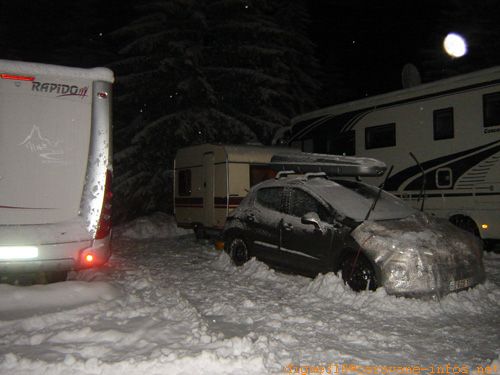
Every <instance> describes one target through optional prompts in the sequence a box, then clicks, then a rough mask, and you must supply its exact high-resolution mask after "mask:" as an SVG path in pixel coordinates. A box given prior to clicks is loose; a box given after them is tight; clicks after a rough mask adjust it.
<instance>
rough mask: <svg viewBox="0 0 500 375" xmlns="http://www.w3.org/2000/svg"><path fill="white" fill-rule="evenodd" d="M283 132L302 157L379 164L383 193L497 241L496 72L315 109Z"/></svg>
mask: <svg viewBox="0 0 500 375" xmlns="http://www.w3.org/2000/svg"><path fill="white" fill-rule="evenodd" d="M285 133H286V134H287V135H286V137H285V140H284V142H285V143H287V144H288V145H290V146H292V147H295V148H299V149H301V150H303V151H307V152H321V153H327V154H344V155H357V156H364V157H371V158H377V159H380V160H382V161H384V162H385V163H386V164H387V165H388V166H393V167H394V169H393V172H392V174H391V176H389V178H388V179H387V181H386V183H385V189H386V190H389V191H391V192H392V193H394V194H396V195H398V196H400V197H402V198H404V199H406V200H408V201H409V202H411V203H412V204H414V205H416V206H417V207H420V208H423V209H425V210H427V211H429V212H430V213H433V214H435V215H438V216H441V217H445V218H448V219H449V220H451V221H452V222H453V223H455V224H457V225H458V226H460V227H462V228H464V229H467V230H469V231H471V232H474V233H475V234H477V235H479V236H480V237H481V238H482V239H483V240H485V243H486V244H493V243H495V242H498V240H499V239H500V67H495V68H491V69H486V70H482V71H478V72H474V73H470V74H465V75H461V76H456V77H453V78H449V79H445V80H441V81H436V82H433V83H428V84H422V85H419V86H415V87H411V88H407V89H403V90H399V91H395V92H391V93H387V94H382V95H378V96H374V97H369V98H364V99H361V100H357V101H353V102H349V103H344V104H339V105H334V106H331V107H327V108H324V109H320V110H317V111H314V112H311V113H307V114H304V115H301V116H298V117H296V118H294V119H292V123H291V127H290V128H289V129H288V130H287V132H285ZM282 143H283V140H282ZM368 182H372V183H374V184H379V183H380V182H381V179H380V178H379V179H377V180H372V181H368Z"/></svg>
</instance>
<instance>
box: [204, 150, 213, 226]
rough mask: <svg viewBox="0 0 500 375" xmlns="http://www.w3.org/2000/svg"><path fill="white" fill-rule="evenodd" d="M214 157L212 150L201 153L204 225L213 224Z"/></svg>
mask: <svg viewBox="0 0 500 375" xmlns="http://www.w3.org/2000/svg"><path fill="white" fill-rule="evenodd" d="M214 161H215V157H214V153H213V152H207V153H205V154H203V211H204V217H203V219H204V223H203V225H204V226H206V227H212V226H213V225H214V224H215V212H214V211H215V208H214V190H215V186H214V184H215V165H214Z"/></svg>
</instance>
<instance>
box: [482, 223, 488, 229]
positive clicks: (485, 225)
mask: <svg viewBox="0 0 500 375" xmlns="http://www.w3.org/2000/svg"><path fill="white" fill-rule="evenodd" d="M488 227H489V225H488V224H481V228H483V229H484V230H487V229H488Z"/></svg>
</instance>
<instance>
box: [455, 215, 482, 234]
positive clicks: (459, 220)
mask: <svg viewBox="0 0 500 375" xmlns="http://www.w3.org/2000/svg"><path fill="white" fill-rule="evenodd" d="M450 222H451V223H452V224H454V225H456V226H457V227H459V228H460V229H463V230H465V231H467V232H470V233H472V234H473V235H474V236H477V237H479V229H477V225H476V223H475V222H474V220H472V219H471V218H470V217H467V216H463V215H457V216H453V217H452V218H450Z"/></svg>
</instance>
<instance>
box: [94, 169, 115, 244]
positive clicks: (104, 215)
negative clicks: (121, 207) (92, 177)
mask: <svg viewBox="0 0 500 375" xmlns="http://www.w3.org/2000/svg"><path fill="white" fill-rule="evenodd" d="M112 177H113V175H112V172H111V171H110V170H109V169H108V170H107V171H106V183H105V186H104V201H103V202H102V210H101V216H100V217H99V224H98V225H97V232H96V234H95V239H96V240H100V239H103V238H106V237H107V236H108V235H109V233H110V232H111V200H112V198H113V192H112V191H111V179H112Z"/></svg>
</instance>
